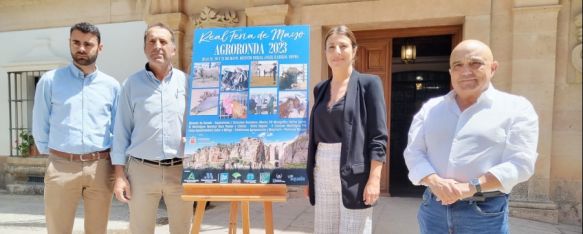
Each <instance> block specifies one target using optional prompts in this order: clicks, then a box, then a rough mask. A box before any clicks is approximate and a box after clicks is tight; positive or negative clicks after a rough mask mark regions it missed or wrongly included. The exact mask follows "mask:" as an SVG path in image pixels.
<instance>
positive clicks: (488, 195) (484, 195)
mask: <svg viewBox="0 0 583 234" xmlns="http://www.w3.org/2000/svg"><path fill="white" fill-rule="evenodd" d="M505 195H506V193H503V192H500V191H493V192H485V193H476V194H474V196H471V197H467V198H464V199H462V200H461V201H480V202H481V201H486V199H487V198H491V197H501V196H505Z"/></svg>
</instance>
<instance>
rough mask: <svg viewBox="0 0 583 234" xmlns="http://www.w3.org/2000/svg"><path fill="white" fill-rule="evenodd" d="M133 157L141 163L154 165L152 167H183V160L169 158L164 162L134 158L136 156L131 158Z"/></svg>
mask: <svg viewBox="0 0 583 234" xmlns="http://www.w3.org/2000/svg"><path fill="white" fill-rule="evenodd" d="M131 157H132V158H133V159H135V160H137V161H139V162H141V163H147V164H152V165H156V166H161V167H169V166H176V165H182V158H169V159H164V160H148V159H143V158H138V157H134V156H131Z"/></svg>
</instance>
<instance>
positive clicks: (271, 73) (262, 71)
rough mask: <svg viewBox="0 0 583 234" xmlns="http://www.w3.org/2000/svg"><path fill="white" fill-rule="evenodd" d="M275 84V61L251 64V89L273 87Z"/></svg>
mask: <svg viewBox="0 0 583 234" xmlns="http://www.w3.org/2000/svg"><path fill="white" fill-rule="evenodd" d="M276 84H277V61H275V60H269V61H253V62H251V85H250V86H251V87H261V86H275V85H276Z"/></svg>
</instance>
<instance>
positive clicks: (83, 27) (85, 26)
mask: <svg viewBox="0 0 583 234" xmlns="http://www.w3.org/2000/svg"><path fill="white" fill-rule="evenodd" d="M74 30H79V31H80V32H82V33H91V34H93V35H95V36H96V37H97V43H101V33H99V29H98V28H97V26H95V25H93V24H90V23H87V22H81V23H77V24H75V25H73V27H71V30H70V31H69V35H70V34H71V33H73V31H74Z"/></svg>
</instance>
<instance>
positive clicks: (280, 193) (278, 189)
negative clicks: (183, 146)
mask: <svg viewBox="0 0 583 234" xmlns="http://www.w3.org/2000/svg"><path fill="white" fill-rule="evenodd" d="M183 187H184V194H183V195H182V199H183V200H186V201H196V202H197V205H196V211H195V213H194V218H193V223H192V229H191V230H190V233H191V234H198V233H199V232H200V226H201V224H202V218H203V216H204V210H205V207H206V203H207V202H210V201H216V202H231V211H230V215H229V234H235V233H237V210H238V206H239V204H241V216H242V222H243V233H244V234H249V228H250V221H249V202H263V206H264V210H265V211H264V217H265V233H268V234H273V212H272V204H271V203H272V202H285V201H286V200H287V186H286V185H285V184H183Z"/></svg>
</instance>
